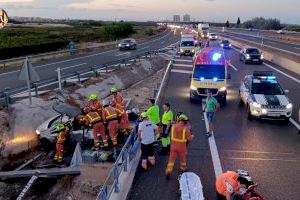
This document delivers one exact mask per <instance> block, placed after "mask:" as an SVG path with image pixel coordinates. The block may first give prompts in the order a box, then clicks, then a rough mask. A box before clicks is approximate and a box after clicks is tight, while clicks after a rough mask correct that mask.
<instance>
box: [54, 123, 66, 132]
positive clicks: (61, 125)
mask: <svg viewBox="0 0 300 200" xmlns="http://www.w3.org/2000/svg"><path fill="white" fill-rule="evenodd" d="M64 129H65V125H64V124H62V123H59V124H57V125H56V126H55V131H57V132H58V131H62V130H64Z"/></svg>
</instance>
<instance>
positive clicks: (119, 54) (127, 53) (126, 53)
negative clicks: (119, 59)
mask: <svg viewBox="0 0 300 200" xmlns="http://www.w3.org/2000/svg"><path fill="white" fill-rule="evenodd" d="M129 54H130V52H125V53H118V54H116V55H115V56H123V55H129Z"/></svg>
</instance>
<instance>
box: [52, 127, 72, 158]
mask: <svg viewBox="0 0 300 200" xmlns="http://www.w3.org/2000/svg"><path fill="white" fill-rule="evenodd" d="M55 131H56V132H57V133H58V134H57V141H56V145H55V146H56V153H55V156H54V161H57V162H59V163H61V162H62V161H63V159H64V144H65V141H66V138H67V136H68V134H69V128H68V127H67V126H65V125H64V124H57V125H56V127H55Z"/></svg>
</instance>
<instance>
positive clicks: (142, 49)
mask: <svg viewBox="0 0 300 200" xmlns="http://www.w3.org/2000/svg"><path fill="white" fill-rule="evenodd" d="M148 48H149V46H146V47H143V48H138V50H143V49H148Z"/></svg>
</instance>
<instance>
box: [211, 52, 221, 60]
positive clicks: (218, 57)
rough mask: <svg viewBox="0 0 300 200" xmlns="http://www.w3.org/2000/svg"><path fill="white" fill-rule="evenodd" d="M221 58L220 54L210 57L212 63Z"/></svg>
mask: <svg viewBox="0 0 300 200" xmlns="http://www.w3.org/2000/svg"><path fill="white" fill-rule="evenodd" d="M221 57H222V54H220V53H214V54H213V56H212V60H213V61H218V60H219V59H220V58H221Z"/></svg>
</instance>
